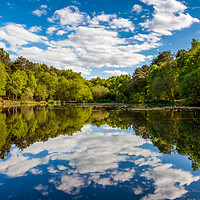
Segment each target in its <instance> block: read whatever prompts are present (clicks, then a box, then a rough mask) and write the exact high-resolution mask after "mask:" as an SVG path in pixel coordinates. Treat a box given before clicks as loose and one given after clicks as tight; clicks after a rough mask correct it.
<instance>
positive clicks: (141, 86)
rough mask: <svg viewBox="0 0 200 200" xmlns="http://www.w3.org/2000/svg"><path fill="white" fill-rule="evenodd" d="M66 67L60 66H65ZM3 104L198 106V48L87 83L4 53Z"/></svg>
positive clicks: (0, 59)
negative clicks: (160, 104) (38, 102)
mask: <svg viewBox="0 0 200 200" xmlns="http://www.w3.org/2000/svg"><path fill="white" fill-rule="evenodd" d="M61 67H62V66H61ZM0 99H1V100H10V101H22V102H26V101H46V102H51V101H54V100H56V101H65V102H121V103H145V102H149V103H152V102H176V101H177V102H181V103H183V104H185V105H199V104H200V42H199V40H196V39H193V40H192V42H191V48H190V49H189V50H183V49H182V50H179V51H178V52H177V53H176V54H175V53H174V54H172V53H171V51H164V52H162V53H159V55H158V56H157V57H156V58H154V59H153V60H152V62H151V64H150V65H143V66H142V67H141V68H136V69H135V71H134V72H133V74H130V75H121V76H113V77H110V78H108V79H103V78H100V77H97V78H93V79H91V80H86V79H84V78H83V77H82V76H81V73H76V72H73V71H72V70H64V69H57V68H55V67H53V66H50V67H49V66H47V65H46V64H39V63H33V62H31V61H29V60H28V59H26V58H24V57H22V56H20V57H18V58H17V59H16V60H15V61H11V59H10V56H9V54H8V52H6V51H5V50H4V49H3V48H0Z"/></svg>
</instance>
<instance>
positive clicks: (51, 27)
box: [46, 26, 57, 34]
mask: <svg viewBox="0 0 200 200" xmlns="http://www.w3.org/2000/svg"><path fill="white" fill-rule="evenodd" d="M55 31H57V28H56V27H55V26H50V27H49V28H47V31H46V33H47V34H52V33H53V32H55Z"/></svg>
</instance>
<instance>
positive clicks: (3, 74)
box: [0, 62, 7, 96]
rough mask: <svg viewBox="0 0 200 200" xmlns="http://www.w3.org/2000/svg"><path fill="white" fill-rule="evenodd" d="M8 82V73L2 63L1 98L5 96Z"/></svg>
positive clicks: (0, 64)
mask: <svg viewBox="0 0 200 200" xmlns="http://www.w3.org/2000/svg"><path fill="white" fill-rule="evenodd" d="M6 80H7V73H6V70H5V66H4V64H3V63H2V62H0V96H5V95H6V92H5V86H6Z"/></svg>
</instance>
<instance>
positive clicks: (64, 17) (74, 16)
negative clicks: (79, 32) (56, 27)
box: [48, 6, 85, 26]
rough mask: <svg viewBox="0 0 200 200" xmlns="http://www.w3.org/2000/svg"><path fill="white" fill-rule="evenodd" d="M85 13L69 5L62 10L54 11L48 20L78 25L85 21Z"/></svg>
mask: <svg viewBox="0 0 200 200" xmlns="http://www.w3.org/2000/svg"><path fill="white" fill-rule="evenodd" d="M84 17H85V14H84V13H81V12H80V11H79V9H78V8H77V7H75V6H68V7H65V8H63V9H61V10H57V11H55V12H54V15H53V17H52V18H48V21H49V22H51V23H53V22H56V21H59V22H60V24H61V25H71V26H77V25H78V24H81V23H82V22H83V21H84Z"/></svg>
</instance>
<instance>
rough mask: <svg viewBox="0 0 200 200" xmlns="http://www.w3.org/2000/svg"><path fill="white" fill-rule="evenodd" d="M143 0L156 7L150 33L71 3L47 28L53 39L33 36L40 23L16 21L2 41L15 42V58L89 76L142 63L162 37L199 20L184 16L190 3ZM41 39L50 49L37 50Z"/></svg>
mask: <svg viewBox="0 0 200 200" xmlns="http://www.w3.org/2000/svg"><path fill="white" fill-rule="evenodd" d="M141 2H143V3H146V4H147V5H149V6H153V8H154V14H153V18H152V19H147V20H145V21H144V22H143V23H141V24H140V25H141V26H142V28H143V29H147V30H148V31H149V33H148V34H141V33H135V34H133V32H134V29H136V30H138V27H136V25H135V24H133V22H132V20H131V19H128V18H127V19H126V18H121V17H118V16H117V15H116V14H105V13H101V14H100V15H94V16H93V17H90V16H89V15H88V14H87V13H83V12H81V11H79V9H78V8H77V7H75V6H68V7H65V8H63V9H60V10H57V11H55V12H54V14H53V16H52V17H51V18H48V20H49V22H51V23H54V24H52V25H51V26H50V27H48V28H47V29H46V34H47V35H48V37H49V38H54V39H52V40H50V41H49V40H48V39H47V38H46V37H44V36H40V35H39V34H34V33H37V32H39V31H41V27H40V26H33V27H31V28H29V29H28V28H26V27H25V26H23V25H20V24H12V23H11V24H7V25H6V26H4V27H0V40H1V45H2V46H3V47H5V46H6V43H4V40H5V41H6V42H7V43H9V44H10V47H9V50H12V51H13V52H15V54H16V55H11V57H12V58H15V57H16V56H21V55H22V56H24V57H27V59H30V60H31V61H33V62H44V63H46V64H48V65H50V66H51V65H53V66H55V67H58V68H63V69H72V70H74V71H76V72H82V74H85V75H86V74H87V75H89V74H90V73H91V69H92V68H100V67H108V68H125V67H135V66H137V65H140V64H143V63H144V62H146V61H148V60H149V59H151V58H152V56H145V55H144V54H143V53H142V52H143V51H146V50H151V49H153V48H158V47H159V46H161V45H162V43H161V36H162V35H170V34H172V31H174V30H181V29H183V28H186V27H189V26H190V25H191V24H192V23H194V22H198V19H196V18H192V17H191V16H190V15H189V14H188V13H186V14H184V12H185V9H186V6H185V5H183V4H182V3H180V2H178V1H175V0H141ZM45 9H47V6H46V5H41V6H40V8H39V9H38V10H39V11H42V10H44V11H45ZM132 11H135V12H138V13H139V12H141V11H142V7H141V5H139V4H136V5H134V6H133V10H132ZM39 15H40V14H39ZM135 27H136V28H135ZM140 28H141V27H140ZM43 29H44V28H43ZM123 32H129V33H128V34H127V33H126V34H125V35H129V37H127V36H125V37H123V34H121V33H123ZM54 36H55V37H54ZM56 36H62V37H56ZM61 38H62V39H61ZM36 43H42V44H45V45H46V47H45V49H42V48H38V47H37V44H36ZM27 45H28V46H27ZM79 70H80V71H79ZM108 71H109V72H110V70H108ZM116 71H117V70H116ZM118 71H119V70H118Z"/></svg>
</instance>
